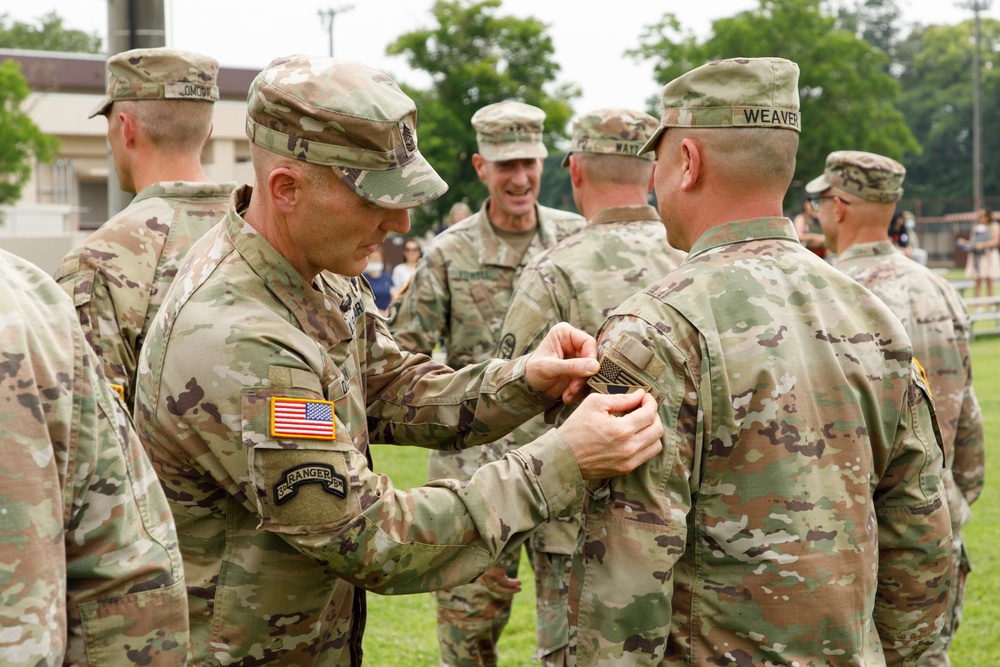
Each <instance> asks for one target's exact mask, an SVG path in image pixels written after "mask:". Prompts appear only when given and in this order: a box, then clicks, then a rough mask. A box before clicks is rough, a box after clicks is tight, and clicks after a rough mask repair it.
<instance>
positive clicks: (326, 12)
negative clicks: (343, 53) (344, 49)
mask: <svg viewBox="0 0 1000 667" xmlns="http://www.w3.org/2000/svg"><path fill="white" fill-rule="evenodd" d="M352 9H354V5H341V6H340V7H337V8H336V9H333V8H332V7H331V8H330V9H321V10H319V17H320V19H322V20H323V22H324V23H326V30H327V34H328V35H329V38H330V57H333V19H334V17H335V16H337V14H343V13H344V12H349V11H351V10H352Z"/></svg>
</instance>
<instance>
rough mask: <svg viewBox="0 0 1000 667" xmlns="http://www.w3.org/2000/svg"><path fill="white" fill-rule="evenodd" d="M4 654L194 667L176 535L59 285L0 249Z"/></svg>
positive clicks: (11, 658)
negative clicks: (188, 663) (191, 665)
mask: <svg viewBox="0 0 1000 667" xmlns="http://www.w3.org/2000/svg"><path fill="white" fill-rule="evenodd" d="M0 267H2V270H0V276H2V278H0V313H2V324H0V344H2V346H3V357H4V362H3V365H2V366H3V374H2V382H3V387H4V391H5V392H6V393H5V394H4V396H5V400H4V401H3V402H2V405H0V421H2V426H0V441H2V442H3V443H4V456H3V463H2V465H0V507H2V508H3V510H2V513H0V531H2V532H0V534H2V538H0V563H2V564H3V565H2V570H3V577H2V579H0V606H2V608H3V611H2V613H0V662H2V663H3V664H4V665H25V666H31V667H34V666H36V665H62V664H66V665H78V666H81V667H85V666H88V665H94V666H97V665H153V666H159V665H183V664H185V658H186V655H187V646H188V621H187V596H186V592H185V589H184V574H183V572H184V571H183V567H182V563H181V555H180V550H179V549H178V546H177V533H176V531H175V529H174V522H173V519H171V516H170V509H169V507H168V505H167V501H166V499H165V498H164V496H163V491H162V489H160V485H159V484H158V483H157V479H156V475H155V474H154V472H153V470H152V468H151V467H150V465H149V459H147V458H146V455H145V454H144V453H143V451H142V446H141V445H140V443H139V440H138V438H137V437H136V435H135V431H134V430H133V429H132V425H131V422H130V421H129V418H128V414H127V413H126V411H125V407H124V406H123V405H122V403H121V402H120V401H119V400H118V398H117V397H116V396H115V394H114V392H112V390H111V388H110V387H108V386H107V384H106V383H105V381H104V378H103V376H102V375H101V371H100V367H99V366H98V362H97V358H96V357H95V356H94V353H93V351H92V350H91V349H90V347H89V346H88V345H87V343H86V341H85V340H84V337H83V332H82V331H81V330H80V325H79V324H78V323H77V321H76V317H75V316H74V313H73V306H72V304H71V303H70V301H69V299H67V298H66V295H65V294H63V293H62V292H61V291H60V290H59V288H58V287H57V286H56V284H55V283H54V282H53V281H52V279H51V278H50V277H49V276H47V275H45V274H44V273H42V272H41V271H40V270H39V269H37V268H36V267H34V266H32V265H30V264H28V263H27V262H24V261H22V260H20V259H18V258H16V257H14V256H13V255H10V254H9V253H6V252H3V251H0Z"/></svg>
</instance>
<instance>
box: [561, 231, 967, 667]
mask: <svg viewBox="0 0 1000 667" xmlns="http://www.w3.org/2000/svg"><path fill="white" fill-rule="evenodd" d="M598 345H599V355H600V356H601V357H602V358H603V359H604V363H606V364H609V365H610V364H613V365H614V367H615V368H618V369H620V371H621V372H623V373H627V374H630V375H632V376H635V377H637V378H639V379H640V381H641V382H643V383H645V384H646V385H648V386H649V387H650V389H651V391H652V392H653V393H654V395H656V396H657V397H658V400H659V402H660V416H661V419H662V420H663V423H664V426H665V427H666V430H667V433H666V434H665V436H664V438H663V451H662V453H661V454H660V455H659V456H657V457H654V458H653V459H652V460H651V461H650V462H648V463H646V464H644V465H642V466H640V467H639V468H637V469H636V470H635V471H633V472H632V473H631V474H628V475H625V476H623V477H619V478H615V479H611V480H609V481H608V482H607V483H606V485H605V486H604V487H602V488H600V489H598V490H597V491H595V492H594V493H593V494H592V495H590V496H589V497H588V500H587V503H586V506H585V509H584V527H583V537H582V540H583V541H582V547H581V549H580V550H578V551H577V555H576V557H575V559H574V565H573V577H572V581H571V589H570V601H571V619H570V620H571V626H575V627H576V630H575V631H574V633H573V635H572V636H571V649H572V650H574V651H575V655H576V661H577V665H578V666H579V667H585V666H589V665H605V664H615V665H694V666H696V667H702V666H704V667H708V666H712V667H718V666H725V665H730V666H736V665H740V666H743V665H819V664H823V665H843V666H846V665H912V664H914V663H915V660H916V657H917V656H918V655H919V654H920V653H922V652H923V651H924V650H926V648H927V647H929V646H930V645H931V644H932V643H933V641H934V638H935V637H936V635H937V633H938V632H940V630H941V627H942V624H943V621H944V610H945V605H946V601H947V597H948V589H949V587H950V585H951V580H950V576H949V573H950V570H951V564H952V556H951V525H950V518H949V515H948V507H947V504H946V502H945V500H944V496H943V490H942V481H941V474H942V465H943V458H944V457H943V454H942V451H941V445H940V443H939V441H938V436H937V434H936V433H935V423H934V420H933V414H932V409H931V403H930V400H929V397H928V395H927V393H926V388H925V387H924V385H923V381H922V380H921V379H920V377H919V373H918V372H917V367H916V365H915V364H913V363H912V362H911V351H910V343H909V339H908V338H907V336H906V333H905V331H904V330H903V328H902V325H901V324H900V323H899V321H898V320H897V319H896V318H895V317H894V316H893V314H892V313H891V312H890V311H889V309H888V308H887V307H886V306H885V305H884V304H883V303H882V302H881V301H880V300H879V299H878V298H877V297H876V296H874V295H873V294H872V293H871V292H869V291H868V290H866V289H865V288H864V287H862V286H861V285H859V284H858V283H856V282H854V281H853V280H850V279H849V278H847V277H846V276H844V275H843V274H841V273H840V272H839V271H837V270H836V269H834V268H832V267H830V266H828V265H827V264H826V263H825V262H823V260H821V259H819V258H817V257H816V256H815V255H813V254H812V253H810V252H809V251H808V250H806V249H804V248H802V246H801V245H799V243H798V240H797V239H796V237H795V232H794V229H793V227H792V224H791V221H790V220H788V219H786V218H760V219H755V220H746V221H738V222H731V223H725V224H722V225H719V226H716V227H713V228H712V229H710V230H708V231H706V232H705V233H704V234H703V235H702V236H701V238H700V239H699V240H698V241H697V242H696V243H695V244H694V246H693V247H692V249H691V251H690V254H689V255H688V257H687V259H686V260H685V262H684V264H682V265H681V267H680V268H678V269H677V270H675V271H674V272H672V273H671V274H669V275H668V276H667V277H666V278H664V279H663V280H661V281H658V282H657V283H654V284H653V285H652V286H650V287H649V288H647V289H646V290H645V291H643V292H642V293H640V294H637V295H635V296H634V297H632V298H631V299H629V300H628V301H626V302H625V303H624V304H623V305H622V306H621V307H620V308H619V309H617V310H616V311H615V312H614V313H613V314H612V316H611V317H610V318H609V319H608V321H607V322H606V323H605V325H604V326H603V327H602V329H601V331H600V333H599V336H598Z"/></svg>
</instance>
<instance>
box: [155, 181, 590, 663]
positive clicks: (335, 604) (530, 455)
mask: <svg viewBox="0 0 1000 667" xmlns="http://www.w3.org/2000/svg"><path fill="white" fill-rule="evenodd" d="M249 198H250V188H248V187H247V188H241V189H239V190H236V191H235V192H234V193H233V201H232V203H231V204H230V210H229V212H228V214H227V216H226V218H225V219H224V222H223V224H221V225H219V226H218V227H217V228H216V229H214V230H212V231H211V232H209V233H208V234H207V235H206V236H205V237H204V238H203V239H202V240H201V241H199V243H198V244H196V245H195V247H194V248H192V250H191V253H190V255H189V261H188V262H187V263H186V265H185V268H184V270H183V271H182V272H181V273H180V274H179V275H178V277H177V279H176V281H175V284H174V287H173V288H172V289H171V291H170V295H169V297H168V299H167V300H166V302H165V303H164V305H163V307H162V308H161V310H160V314H159V315H158V317H157V319H156V320H155V321H154V323H153V327H152V329H151V330H150V334H149V337H148V341H149V342H148V344H147V345H145V346H144V347H143V352H142V356H141V357H140V373H139V383H138V391H137V400H136V424H137V426H138V428H139V431H140V435H141V437H142V438H143V441H144V443H145V444H146V446H147V448H148V449H149V451H150V452H151V458H152V460H153V464H154V467H155V468H156V469H157V472H158V473H159V475H160V478H161V480H162V483H163V485H164V488H165V489H166V491H167V497H168V499H169V500H170V502H171V506H172V509H173V511H174V516H175V518H176V521H177V526H178V533H179V535H180V542H181V550H182V553H183V555H184V565H185V573H186V576H187V581H188V584H189V595H190V601H189V603H190V607H191V631H192V642H193V644H194V653H195V656H196V659H197V660H198V661H199V664H220V663H221V664H234V663H239V662H240V661H245V662H244V663H243V664H250V663H252V664H281V665H292V664H295V665H358V664H360V662H361V646H360V639H361V633H362V630H363V628H364V593H363V591H362V590H360V588H359V589H356V588H355V587H356V586H357V587H361V588H364V589H368V590H373V591H377V592H380V593H386V594H402V593H413V592H417V591H427V590H431V589H434V588H441V587H448V586H454V585H456V584H458V583H466V582H468V581H471V580H472V579H474V578H475V577H476V576H478V575H479V574H480V573H481V572H482V571H484V570H485V569H486V568H487V567H489V566H491V565H492V564H493V563H494V562H495V561H496V560H497V559H498V558H499V557H500V556H501V552H502V550H503V549H505V548H512V547H515V546H517V545H519V544H520V542H521V541H523V539H524V537H526V533H527V531H529V530H530V529H531V528H533V527H534V526H535V525H536V524H538V523H541V522H542V521H546V520H548V519H550V518H553V517H554V516H557V515H560V514H564V513H572V512H574V511H579V510H580V509H581V507H582V502H583V495H584V489H583V482H582V480H581V479H580V473H579V470H578V468H577V466H576V461H575V459H574V458H573V454H572V452H571V451H570V450H569V447H568V445H567V444H566V443H565V442H564V441H563V440H562V437H561V436H560V435H559V434H558V433H555V432H553V433H552V434H546V437H545V438H544V439H542V441H540V442H537V443H534V444H533V445H529V446H528V447H526V448H524V449H522V450H521V451H519V452H516V453H514V454H513V455H511V456H510V457H508V458H507V459H506V460H505V461H504V463H502V464H501V465H498V466H495V467H492V469H489V470H483V471H481V473H480V474H477V476H476V478H475V479H473V480H472V481H470V482H469V483H468V484H459V483H457V482H453V481H442V482H439V483H436V484H431V485H429V486H425V487H422V488H419V489H414V490H412V491H400V490H397V489H395V488H394V487H393V485H392V482H391V480H389V479H388V478H386V477H384V476H381V475H378V474H375V473H374V472H373V471H372V467H371V461H370V452H369V449H368V443H369V438H370V437H371V439H374V440H375V441H376V442H385V443H397V444H407V445H413V444H419V445H424V446H435V445H438V446H448V447H461V446H465V445H466V444H470V443H475V442H476V441H477V440H480V441H481V440H490V439H493V438H495V437H497V436H499V435H501V434H502V433H503V432H505V431H507V430H510V429H511V428H513V427H514V426H516V425H518V424H519V423H521V422H522V421H524V420H525V419H527V418H528V417H530V416H533V415H534V414H537V413H538V412H539V411H540V410H543V409H545V408H546V407H548V406H551V405H552V404H553V402H552V401H548V400H543V397H541V396H540V395H538V394H537V393H535V392H534V391H532V390H531V389H530V388H529V387H528V385H527V383H526V381H525V379H524V360H523V359H521V360H519V361H517V362H514V363H504V362H500V361H491V362H487V363H484V364H481V365H478V366H474V367H469V368H467V369H465V370H463V371H460V372H457V373H456V372H453V371H451V370H450V369H448V368H446V367H444V366H442V365H440V364H437V363H435V362H433V361H431V360H429V359H428V358H427V357H425V356H423V355H413V354H409V353H406V352H401V351H400V350H399V349H398V348H397V347H396V344H395V342H394V341H393V339H392V336H391V335H390V334H389V332H388V330H387V329H386V327H385V323H384V320H383V319H382V318H381V317H379V316H378V315H377V314H376V313H377V311H376V310H375V306H374V300H373V297H372V295H371V292H370V290H369V289H368V288H367V287H366V286H365V283H364V281H363V280H359V279H347V278H342V277H339V276H333V275H326V274H324V275H321V276H320V277H319V279H318V281H317V282H316V283H314V284H313V285H306V284H304V283H303V280H302V277H301V275H300V274H299V273H298V272H297V271H296V270H295V269H294V268H293V267H292V266H291V265H290V264H289V263H288V262H287V261H286V260H285V259H284V257H282V256H281V255H280V254H279V253H278V251H277V250H275V249H274V247H272V246H271V245H270V244H269V243H267V241H266V240H265V239H264V238H263V237H262V236H260V235H259V234H258V233H256V232H255V230H254V229H253V227H251V226H250V225H249V224H248V223H247V222H246V221H245V220H243V219H242V218H241V217H240V212H242V211H244V210H245V208H246V206H247V205H248V203H249ZM296 401H299V402H302V401H305V402H306V408H305V409H306V410H309V409H312V408H318V409H322V408H323V407H324V406H325V405H330V408H329V411H328V412H327V413H326V417H325V419H326V420H327V422H328V423H329V422H332V426H333V427H334V429H333V433H332V434H328V435H326V436H325V437H323V438H308V437H298V436H294V435H285V434H284V431H283V430H282V429H284V428H286V427H284V426H283V427H282V429H279V428H278V425H279V423H278V417H277V416H276V415H278V410H279V407H286V406H287V404H288V403H294V402H296ZM324 401H330V402H331V403H332V405H331V404H326V403H324ZM310 406H311V407H310ZM272 418H273V419H274V421H272ZM300 421H301V420H300ZM487 425H488V426H487ZM494 429H498V430H499V431H498V430H494ZM273 433H277V435H273ZM310 482H311V483H310Z"/></svg>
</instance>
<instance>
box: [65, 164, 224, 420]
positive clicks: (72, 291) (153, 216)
mask: <svg viewBox="0 0 1000 667" xmlns="http://www.w3.org/2000/svg"><path fill="white" fill-rule="evenodd" d="M235 187H236V183H222V184H219V185H216V184H214V183H185V182H163V183H155V184H153V185H150V186H149V187H147V188H143V189H142V191H141V192H139V194H138V195H136V197H135V199H133V200H132V203H131V204H129V205H128V207H127V208H125V210H123V211H122V212H121V213H119V214H118V215H116V216H114V217H113V218H111V219H110V220H108V221H107V222H106V223H104V224H103V225H102V226H101V228H100V229H98V230H97V231H96V232H94V233H93V234H91V235H90V236H89V237H88V238H87V240H86V241H84V242H83V245H81V246H80V247H79V248H76V249H74V250H73V251H72V252H71V253H70V254H68V255H67V256H66V257H65V258H64V259H63V261H62V262H61V263H60V265H59V267H58V268H57V269H56V273H55V278H56V282H58V283H60V284H61V285H62V286H63V289H64V290H66V292H67V293H68V294H69V295H70V297H71V298H72V299H73V301H74V303H75V304H76V308H77V315H78V316H79V318H80V324H81V325H82V326H83V331H84V333H85V334H86V335H87V340H88V341H89V342H90V346H91V347H92V348H94V350H95V351H96V352H97V355H98V356H99V357H100V358H101V361H102V362H103V363H104V374H105V375H106V376H107V378H108V382H110V383H111V384H112V385H115V386H116V387H121V388H122V392H121V393H122V395H123V396H124V397H125V402H126V404H127V405H128V406H129V407H132V406H133V405H134V404H135V371H136V366H137V365H138V363H139V349H140V348H141V347H142V342H143V340H145V338H146V331H147V330H148V329H149V325H150V324H151V323H152V321H153V318H154V317H155V316H156V311H157V310H159V308H160V304H161V303H162V302H163V297H164V296H165V295H166V293H167V288H169V287H170V283H171V281H172V280H173V279H174V276H175V275H176V274H177V269H179V268H180V265H181V261H182V260H183V258H184V255H186V254H187V251H188V250H189V249H190V248H191V246H192V244H194V242H195V241H197V240H198V239H199V238H201V237H202V235H204V234H205V232H207V231H208V230H209V229H211V228H212V226H213V225H215V223H217V222H218V221H219V220H221V219H222V216H223V215H225V213H226V204H227V203H228V202H229V193H230V192H232V191H233V189H234V188H235Z"/></svg>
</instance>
